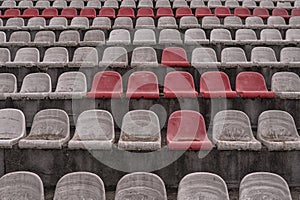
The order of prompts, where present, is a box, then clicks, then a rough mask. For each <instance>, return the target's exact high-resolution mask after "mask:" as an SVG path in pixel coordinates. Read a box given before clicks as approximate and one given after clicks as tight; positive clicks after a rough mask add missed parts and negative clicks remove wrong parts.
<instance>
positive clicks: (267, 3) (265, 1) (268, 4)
mask: <svg viewBox="0 0 300 200" xmlns="http://www.w3.org/2000/svg"><path fill="white" fill-rule="evenodd" d="M259 6H260V7H262V8H271V9H273V8H274V7H275V6H274V2H273V1H269V0H262V1H260V3H259Z"/></svg>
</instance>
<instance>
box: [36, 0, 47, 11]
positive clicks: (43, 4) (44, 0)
mask: <svg viewBox="0 0 300 200" xmlns="http://www.w3.org/2000/svg"><path fill="white" fill-rule="evenodd" d="M35 8H39V9H44V8H50V1H47V0H39V1H37V2H36V4H35Z"/></svg>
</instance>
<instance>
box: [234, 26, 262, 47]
mask: <svg viewBox="0 0 300 200" xmlns="http://www.w3.org/2000/svg"><path fill="white" fill-rule="evenodd" d="M235 41H237V42H239V43H242V42H244V43H249V44H254V42H256V41H257V37H256V33H255V31H254V30H252V29H239V30H237V31H236V32H235Z"/></svg>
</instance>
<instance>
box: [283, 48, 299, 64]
mask: <svg viewBox="0 0 300 200" xmlns="http://www.w3.org/2000/svg"><path fill="white" fill-rule="evenodd" d="M280 62H281V63H282V64H284V65H287V66H289V67H299V64H300V48H298V47H285V48H283V49H282V50H281V52H280Z"/></svg>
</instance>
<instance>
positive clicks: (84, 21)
mask: <svg viewBox="0 0 300 200" xmlns="http://www.w3.org/2000/svg"><path fill="white" fill-rule="evenodd" d="M89 24H90V23H89V19H88V18H87V17H74V18H73V19H72V21H71V24H70V26H69V28H72V29H87V28H89Z"/></svg>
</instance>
